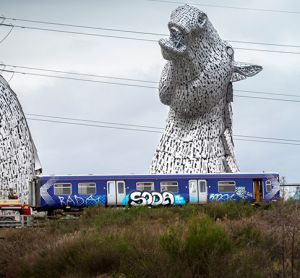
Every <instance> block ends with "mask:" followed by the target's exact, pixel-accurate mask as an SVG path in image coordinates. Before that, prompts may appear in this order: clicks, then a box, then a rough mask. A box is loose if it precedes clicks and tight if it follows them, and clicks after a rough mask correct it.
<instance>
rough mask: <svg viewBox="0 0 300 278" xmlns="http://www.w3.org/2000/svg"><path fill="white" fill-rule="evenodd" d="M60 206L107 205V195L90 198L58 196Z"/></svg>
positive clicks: (91, 196)
mask: <svg viewBox="0 0 300 278" xmlns="http://www.w3.org/2000/svg"><path fill="white" fill-rule="evenodd" d="M58 198H59V201H60V205H61V206H62V207H65V206H77V207H80V206H87V207H89V206H96V205H105V203H106V196H105V195H90V196H77V195H73V196H70V195H69V196H58Z"/></svg>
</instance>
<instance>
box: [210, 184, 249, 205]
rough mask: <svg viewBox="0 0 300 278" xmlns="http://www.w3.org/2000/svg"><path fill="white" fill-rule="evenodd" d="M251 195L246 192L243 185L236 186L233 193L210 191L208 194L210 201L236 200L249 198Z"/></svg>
mask: <svg viewBox="0 0 300 278" xmlns="http://www.w3.org/2000/svg"><path fill="white" fill-rule="evenodd" d="M252 198H253V195H252V193H251V192H248V191H247V190H246V188H245V187H244V186H240V187H236V189H235V193H212V194H209V200H210V201H217V202H222V201H238V200H251V199H252Z"/></svg>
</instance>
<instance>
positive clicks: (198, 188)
mask: <svg viewBox="0 0 300 278" xmlns="http://www.w3.org/2000/svg"><path fill="white" fill-rule="evenodd" d="M189 201H190V203H192V204H204V203H207V182H206V180H190V181H189Z"/></svg>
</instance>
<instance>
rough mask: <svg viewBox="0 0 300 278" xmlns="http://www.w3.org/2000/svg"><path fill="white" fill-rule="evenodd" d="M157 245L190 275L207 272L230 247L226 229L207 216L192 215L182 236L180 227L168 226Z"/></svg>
mask: <svg viewBox="0 0 300 278" xmlns="http://www.w3.org/2000/svg"><path fill="white" fill-rule="evenodd" d="M160 244H161V246H162V248H163V249H164V250H165V251H166V252H167V253H168V254H170V256H172V257H173V258H174V259H176V260H177V261H178V262H179V261H181V263H182V262H184V263H185V264H186V265H188V267H189V268H190V269H191V271H192V274H193V275H195V274H202V275H208V274H209V272H210V270H211V268H212V267H213V265H214V264H217V263H218V261H219V260H220V258H221V257H223V256H225V255H226V254H229V253H230V252H231V249H232V242H231V240H230V239H229V237H228V235H227V234H226V232H225V231H224V230H223V229H222V228H221V227H220V226H219V225H217V224H215V223H213V222H212V221H211V219H210V218H209V217H208V216H206V215H203V216H202V217H201V218H200V219H197V218H195V217H192V218H191V220H190V223H189V225H188V228H187V231H186V233H185V235H184V234H183V230H182V228H181V227H175V226H173V227H171V228H170V229H169V231H168V232H167V233H166V234H164V235H163V236H161V238H160Z"/></svg>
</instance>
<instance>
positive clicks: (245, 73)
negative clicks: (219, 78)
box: [231, 62, 263, 82]
mask: <svg viewBox="0 0 300 278" xmlns="http://www.w3.org/2000/svg"><path fill="white" fill-rule="evenodd" d="M233 66H234V70H233V74H232V77H231V81H232V82H236V81H240V80H243V79H246V78H247V77H252V76H254V75H256V74H258V73H259V72H260V71H262V69H263V67H262V66H259V65H251V64H246V63H238V62H234V65H233Z"/></svg>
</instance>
